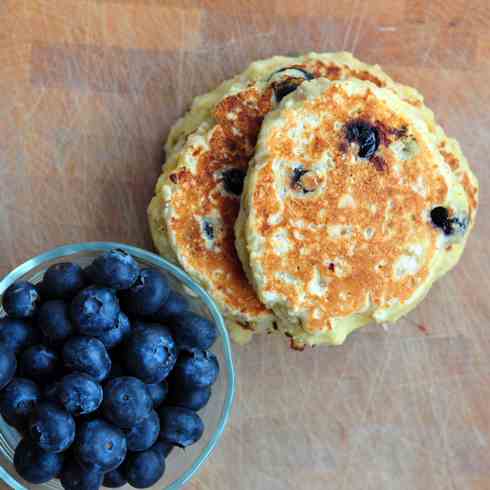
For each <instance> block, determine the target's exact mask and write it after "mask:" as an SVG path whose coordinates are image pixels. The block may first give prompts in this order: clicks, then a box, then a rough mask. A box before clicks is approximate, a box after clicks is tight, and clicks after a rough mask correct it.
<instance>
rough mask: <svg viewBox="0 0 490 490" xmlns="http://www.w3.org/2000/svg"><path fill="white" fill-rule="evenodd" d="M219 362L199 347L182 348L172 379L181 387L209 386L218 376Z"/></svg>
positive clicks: (211, 354) (210, 353)
mask: <svg viewBox="0 0 490 490" xmlns="http://www.w3.org/2000/svg"><path fill="white" fill-rule="evenodd" d="M218 373H219V364H218V359H217V358H216V356H215V355H214V354H213V353H212V352H209V351H203V350H200V349H186V350H182V351H181V353H180V355H179V358H178V359H177V363H176V364H175V368H174V370H173V372H172V379H173V381H174V383H175V384H176V385H178V386H179V385H180V386H181V388H202V387H204V386H211V385H212V384H213V383H214V382H215V381H216V378H217V377H218Z"/></svg>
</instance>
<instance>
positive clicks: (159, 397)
mask: <svg viewBox="0 0 490 490" xmlns="http://www.w3.org/2000/svg"><path fill="white" fill-rule="evenodd" d="M146 389H147V390H148V393H149V394H150V396H151V400H152V402H153V408H156V407H159V406H160V405H161V404H162V403H163V402H164V400H165V398H166V397H167V394H168V383H167V382H166V381H162V382H161V383H155V384H148V385H146Z"/></svg>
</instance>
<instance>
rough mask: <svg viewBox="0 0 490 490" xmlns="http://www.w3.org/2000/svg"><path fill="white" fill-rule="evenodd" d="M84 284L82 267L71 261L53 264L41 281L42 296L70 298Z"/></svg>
mask: <svg viewBox="0 0 490 490" xmlns="http://www.w3.org/2000/svg"><path fill="white" fill-rule="evenodd" d="M84 286H85V277H84V274H83V270H82V268H81V267H80V266H79V265H78V264H73V263H71V262H60V263H58V264H53V265H52V266H51V267H49V268H48V270H47V271H46V272H45V273H44V277H43V282H42V283H41V292H42V295H43V298H48V299H65V300H70V299H72V298H73V296H75V295H76V294H77V293H78V292H79V291H80V290H82V289H83V287H84Z"/></svg>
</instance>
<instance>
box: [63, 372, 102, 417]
mask: <svg viewBox="0 0 490 490" xmlns="http://www.w3.org/2000/svg"><path fill="white" fill-rule="evenodd" d="M56 396H57V399H58V401H59V403H60V404H61V405H63V407H65V409H66V410H67V411H68V412H69V413H71V414H72V415H74V416H78V415H87V414H89V413H92V412H94V411H95V410H97V409H98V408H99V406H100V404H101V403H102V397H103V391H102V387H101V386H100V385H99V383H97V381H95V379H93V378H92V377H91V376H89V375H88V374H85V373H72V374H68V375H67V376H64V377H63V378H62V379H61V381H60V382H59V383H58V385H57V389H56Z"/></svg>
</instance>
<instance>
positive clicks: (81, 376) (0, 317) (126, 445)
mask: <svg viewBox="0 0 490 490" xmlns="http://www.w3.org/2000/svg"><path fill="white" fill-rule="evenodd" d="M0 297H1V308H0V415H1V418H0V479H1V480H3V481H4V482H5V483H7V485H8V486H9V487H11V488H14V489H25V488H46V489H47V488H52V489H61V488H63V489H65V490H97V489H98V488H100V487H108V488H154V489H157V488H158V489H177V488H181V487H182V486H183V485H184V484H185V483H186V482H187V481H189V479H190V478H191V477H192V476H193V475H194V474H195V473H196V471H197V470H198V469H199V467H200V466H201V465H202V464H203V463H204V461H205V460H206V459H207V458H208V456H209V455H210V453H211V452H212V450H213V448H214V447H215V446H216V444H217V442H218V440H219V439H220V437H221V434H222V433H223V430H224V428H225V425H226V423H227V420H228V417H229V414H230V411H231V406H232V402H233V397H234V391H235V375H234V369H233V362H232V354H231V348H230V342H229V338H228V334H227V332H226V328H225V326H224V322H223V319H222V317H221V315H220V313H219V310H218V309H217V307H216V306H215V304H214V302H213V301H212V300H211V298H210V297H209V296H208V295H207V293H206V292H205V291H204V290H203V289H202V288H201V287H200V286H199V285H197V284H196V283H195V282H194V281H193V280H192V279H190V278H189V276H187V275H186V274H185V273H184V272H183V271H181V270H180V269H179V268H177V267H175V266H174V265H172V264H170V263H169V262H167V261H165V260H163V259H162V258H160V257H158V256H157V255H154V254H152V253H150V252H147V251H144V250H141V249H138V248H135V247H131V246H126V245H121V244H115V243H83V244H78V245H68V246H63V247H60V248H57V249H54V250H51V251H49V252H47V253H45V254H42V255H40V256H38V257H35V258H33V259H31V260H29V261H27V262H26V263H24V264H22V265H21V266H19V267H17V268H16V269H15V270H14V271H12V272H11V273H10V274H8V275H7V276H6V277H5V278H4V279H3V280H2V281H1V282H0Z"/></svg>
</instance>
